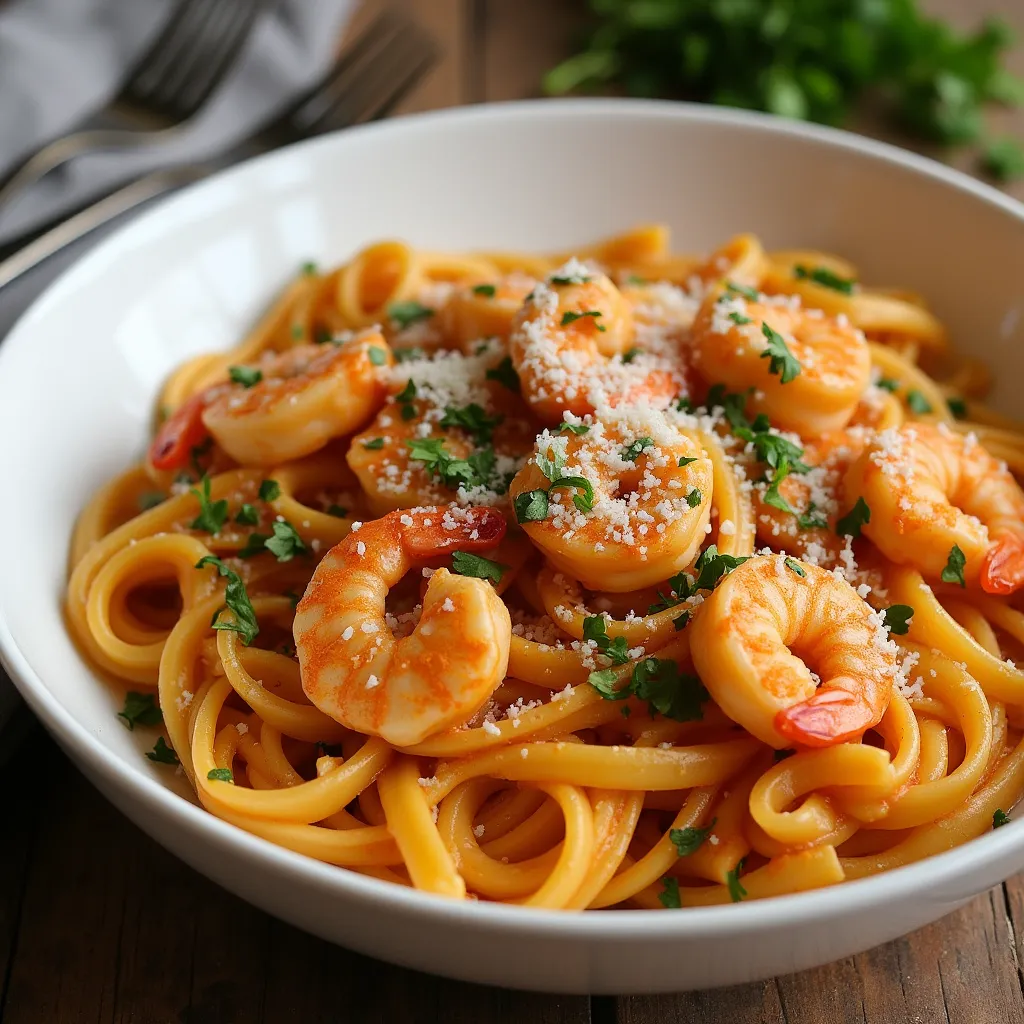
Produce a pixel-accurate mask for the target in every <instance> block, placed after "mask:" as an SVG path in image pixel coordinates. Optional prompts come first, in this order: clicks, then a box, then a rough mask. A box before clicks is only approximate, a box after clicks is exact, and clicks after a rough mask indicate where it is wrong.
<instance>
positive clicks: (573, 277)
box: [548, 274, 593, 284]
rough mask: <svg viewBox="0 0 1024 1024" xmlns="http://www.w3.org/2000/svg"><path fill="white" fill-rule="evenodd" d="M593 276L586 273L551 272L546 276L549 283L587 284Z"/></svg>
mask: <svg viewBox="0 0 1024 1024" xmlns="http://www.w3.org/2000/svg"><path fill="white" fill-rule="evenodd" d="M592 280H593V278H592V277H590V276H589V275H588V274H552V275H551V276H550V277H549V278H548V283H549V284H587V283H589V282H590V281H592Z"/></svg>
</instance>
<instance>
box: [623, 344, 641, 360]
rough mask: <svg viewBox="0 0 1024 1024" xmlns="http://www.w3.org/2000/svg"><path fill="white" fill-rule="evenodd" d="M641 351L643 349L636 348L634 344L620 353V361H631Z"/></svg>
mask: <svg viewBox="0 0 1024 1024" xmlns="http://www.w3.org/2000/svg"><path fill="white" fill-rule="evenodd" d="M641 352H643V349H642V348H637V347H636V345H634V346H633V347H632V348H628V349H626V351H625V352H623V353H622V361H623V362H624V363H631V362H633V360H634V359H636V357H637V356H638V355H640V353H641Z"/></svg>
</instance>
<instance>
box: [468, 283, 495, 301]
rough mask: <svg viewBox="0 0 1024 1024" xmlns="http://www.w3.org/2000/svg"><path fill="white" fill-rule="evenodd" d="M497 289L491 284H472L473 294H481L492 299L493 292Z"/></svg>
mask: <svg viewBox="0 0 1024 1024" xmlns="http://www.w3.org/2000/svg"><path fill="white" fill-rule="evenodd" d="M496 291H497V289H496V288H495V287H494V285H493V284H475V285H473V294H474V295H482V296H483V297H484V298H485V299H493V298H494V293H495V292H496Z"/></svg>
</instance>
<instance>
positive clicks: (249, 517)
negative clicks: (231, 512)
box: [235, 502, 260, 526]
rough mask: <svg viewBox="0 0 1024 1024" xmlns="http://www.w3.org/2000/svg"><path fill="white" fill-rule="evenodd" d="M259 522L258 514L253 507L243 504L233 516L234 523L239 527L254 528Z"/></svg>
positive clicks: (246, 503) (256, 509) (257, 510)
mask: <svg viewBox="0 0 1024 1024" xmlns="http://www.w3.org/2000/svg"><path fill="white" fill-rule="evenodd" d="M259 521H260V512H259V509H258V508H256V506H255V505H250V504H249V503H248V502H245V503H244V504H243V505H242V507H241V508H240V509H239V510H238V512H237V513H236V514H235V522H236V523H238V524H239V525H240V526H255V525H256V524H257V523H258V522H259Z"/></svg>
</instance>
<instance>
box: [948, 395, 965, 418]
mask: <svg viewBox="0 0 1024 1024" xmlns="http://www.w3.org/2000/svg"><path fill="white" fill-rule="evenodd" d="M946 405H947V407H948V408H949V411H950V412H951V413H952V414H953V419H955V420H965V419H967V403H966V402H965V401H964V400H963V399H962V398H947V399H946Z"/></svg>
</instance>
